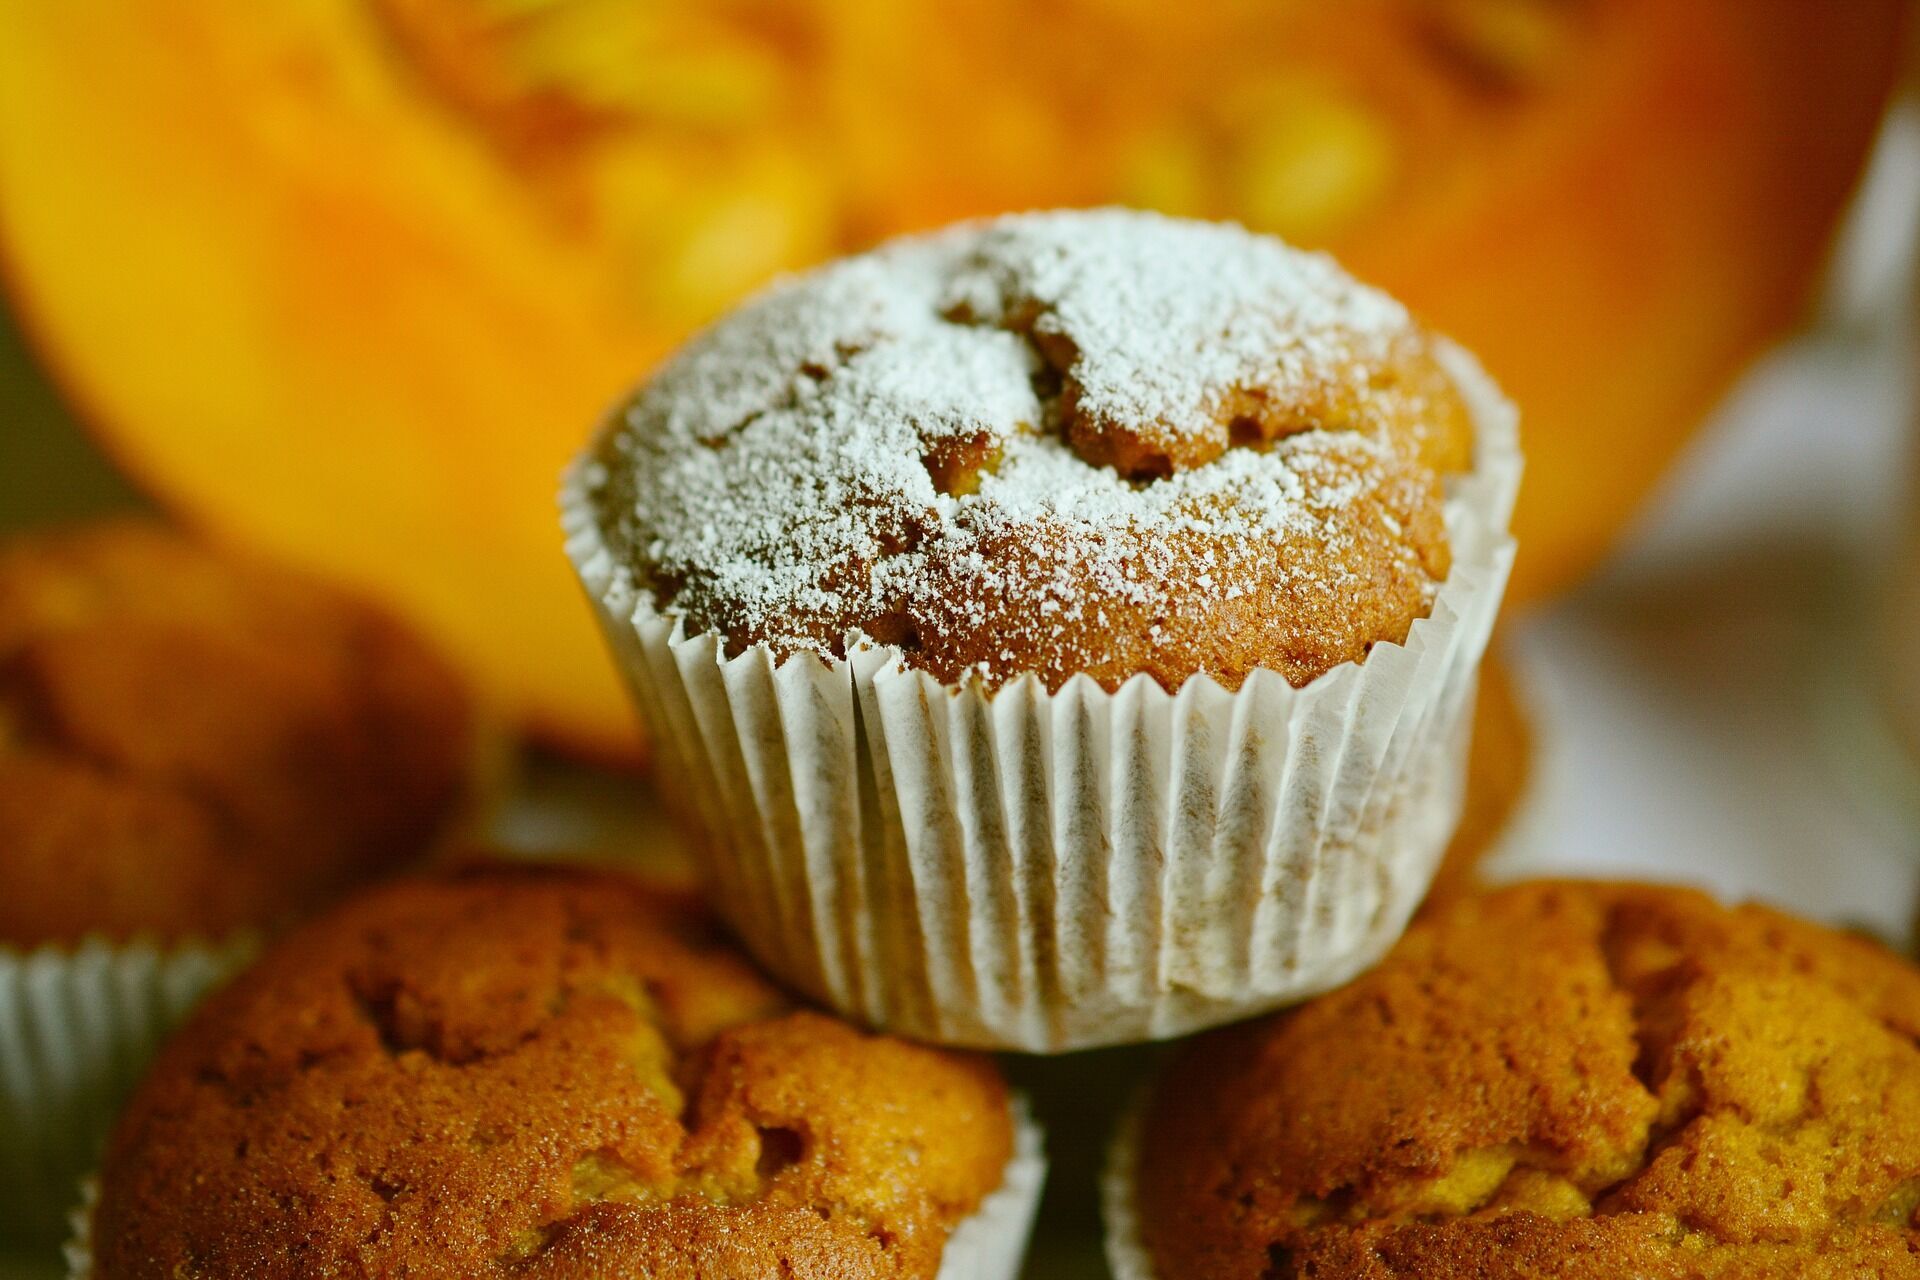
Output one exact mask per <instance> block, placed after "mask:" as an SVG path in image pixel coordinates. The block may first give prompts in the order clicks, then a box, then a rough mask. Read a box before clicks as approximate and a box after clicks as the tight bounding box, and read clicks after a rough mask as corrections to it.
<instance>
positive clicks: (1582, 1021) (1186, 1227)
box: [1135, 883, 1920, 1280]
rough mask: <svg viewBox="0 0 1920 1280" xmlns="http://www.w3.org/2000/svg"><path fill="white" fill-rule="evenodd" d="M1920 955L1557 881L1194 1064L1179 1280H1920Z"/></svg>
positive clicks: (1167, 1151)
mask: <svg viewBox="0 0 1920 1280" xmlns="http://www.w3.org/2000/svg"><path fill="white" fill-rule="evenodd" d="M1916 1036H1920V972H1917V971H1916V970H1915V969H1914V968H1912V967H1911V966H1910V965H1908V964H1907V963H1906V962H1905V961H1903V960H1901V959H1899V958H1897V957H1895V956H1894V955H1893V954H1892V953H1890V952H1888V951H1886V950H1884V949H1883V948H1881V947H1879V946H1877V945H1876V944H1873V943H1871V942H1868V941H1865V940H1862V939H1859V938H1855V937H1851V936H1848V935H1843V934H1839V933H1835V932H1832V931H1829V930H1825V929H1822V928H1819V927H1818V926H1815V925H1812V924H1808V923H1806V922H1803V921H1800V920H1797V919H1794V918H1792V917H1789V916H1786V915H1783V914H1780V913H1778V912H1775V911H1772V910H1769V909H1766V908H1763V907H1758V906H1746V907H1740V908H1735V909H1727V908H1723V907H1721V906H1719V905H1717V904H1716V903H1714V902H1713V901H1712V900H1711V899H1708V898H1706V897H1704V896H1702V895H1699V894H1696V893H1693V892H1690V891H1686V890H1680V889H1671V888H1654V887H1647V886H1636V885H1609V884H1597V883H1595V884H1589V883H1536V884H1527V885H1522V886H1518V887H1515V888H1511V889H1506V890H1502V891H1500V892H1497V893H1494V894H1491V895H1489V896H1487V897H1484V898H1469V899H1465V900H1463V901H1460V902H1458V903H1456V904H1454V905H1452V906H1450V907H1447V908H1445V909H1443V910H1442V911H1440V912H1439V913H1437V914H1436V915H1435V916H1434V917H1433V918H1431V919H1429V920H1427V921H1425V922H1423V923H1421V924H1417V925H1416V926H1415V927H1414V928H1413V929H1411V930H1410V931H1409V932H1408V934H1407V936H1406V938H1405V939H1404V940H1403V941H1402V942H1401V943H1400V945H1399V946H1398V947H1397V948H1396V949H1395V950H1394V952H1393V953H1392V954H1391V955H1390V956H1389V957H1388V959H1387V960H1386V961H1384V962H1383V963H1382V964H1381V965H1380V967H1379V968H1378V969H1376V970H1374V971H1373V972H1371V973H1369V974H1367V975H1365V976H1363V977H1361V978H1359V979H1358V980H1356V981H1355V982H1353V983H1352V984H1351V985H1349V986H1347V987H1344V988H1342V989H1340V990H1339V991H1336V992H1333V993H1332V994H1330V995H1327V996H1323V997H1321V998H1320V999H1318V1000H1316V1001H1314V1002H1312V1003H1310V1004H1308V1005H1306V1006H1304V1007H1302V1008H1301V1009H1299V1010H1297V1011H1294V1012H1292V1013H1289V1014H1283V1015H1280V1016H1278V1017H1274V1018H1268V1019H1264V1020H1262V1021H1259V1022H1256V1023H1252V1024H1248V1025H1246V1026H1243V1027H1238V1028H1233V1029H1230V1030H1228V1031H1225V1032H1220V1033H1215V1034H1213V1035H1210V1036H1207V1037H1204V1038H1202V1039H1201V1040H1199V1041H1198V1042H1196V1043H1195V1044H1194V1045H1192V1046H1191V1047H1190V1048H1189V1049H1188V1050H1186V1051H1185V1052H1184V1053H1182V1054H1181V1055H1179V1056H1178V1057H1177V1058H1176V1059H1175V1060H1174V1061H1173V1062H1172V1063H1170V1064H1169V1066H1168V1067H1167V1069H1166V1071H1165V1072H1164V1074H1163V1075H1162V1077H1161V1079H1160V1081H1159V1083H1158V1084H1157V1085H1156V1087H1155V1091H1154V1093H1153V1095H1152V1097H1151V1099H1150V1101H1149V1103H1148V1105H1147V1107H1146V1110H1145V1112H1144V1114H1143V1116H1142V1120H1141V1126H1142V1127H1141V1132H1140V1140H1139V1147H1138V1164H1137V1168H1136V1173H1135V1177H1136V1182H1135V1189H1136V1205H1137V1209H1138V1215H1139V1220H1140V1225H1141V1233H1142V1236H1143V1242H1144V1243H1145V1245H1146V1246H1147V1248H1148V1249H1149V1251H1150V1252H1151V1254H1152V1256H1153V1258H1154V1262H1155V1266H1156V1270H1157V1276H1158V1280H1188V1278H1190V1277H1202V1276H1204V1277H1208V1278H1209V1280H1215V1278H1217V1280H1235V1278H1243V1280H1289V1278H1292V1277H1309V1276H1310V1277H1316V1278H1317V1280H1347V1278H1351V1280H1390V1278H1393V1277H1421V1278H1422V1280H1448V1278H1449V1277H1462V1278H1463V1280H1464V1278H1465V1277H1477V1278H1481V1280H1530V1278H1532V1277H1545V1276H1553V1277H1556V1278H1564V1280H1588V1278H1591V1280H1615V1278H1617V1277H1621V1276H1636V1277H1645V1278H1647V1280H1669V1278H1671V1280H1694V1278H1699V1280H1708V1278H1713V1277H1729V1278H1731V1277H1741V1278H1742V1280H1765V1278H1768V1277H1780V1278H1781V1280H1786V1278H1788V1277H1797V1278H1800V1280H1829V1278H1830V1280H1840V1278H1841V1277H1849V1278H1854V1277H1895V1276H1899V1277H1916V1276H1920V1229H1917V1228H1916V1223H1915V1216H1914V1215H1915V1207H1916V1205H1917V1204H1920V1048H1916V1044H1915V1038H1916Z"/></svg>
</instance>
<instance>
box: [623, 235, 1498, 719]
mask: <svg viewBox="0 0 1920 1280" xmlns="http://www.w3.org/2000/svg"><path fill="white" fill-rule="evenodd" d="M1471 441H1472V422H1471V415H1470V414H1469V412H1468V410H1467V408H1466V406H1465V404H1464V403H1463V401H1462V399H1461V396H1460V394H1459V392H1458V390H1457V389H1456V388H1455V386H1454V383H1453V380H1452V379H1451V378H1450V377H1449V376H1448V374H1447V372H1446V371H1445V369H1444V368H1443V366H1442V363H1441V359H1440V356H1439V355H1438V353H1437V349H1436V343H1435V340H1434V339H1433V338H1431V337H1430V336H1429V335H1427V334H1426V333H1425V332H1423V331H1422V330H1421V329H1420V328H1419V327H1418V326H1417V325H1416V324H1415V323H1414V321H1413V320H1412V319H1411V318H1410V317H1409V316H1408V315H1407V313H1406V311H1405V310H1404V309H1403V308H1402V307H1401V306H1400V305H1399V304H1398V303H1396V302H1394V301H1393V300H1392V299H1390V298H1388V297H1386V296H1385V295H1383V294H1380V293H1378V292H1377V291H1375V290H1372V289H1368V288H1366V287H1364V286H1361V285H1358V284H1356V283H1354V282H1353V281H1351V280H1350V279H1348V278H1347V277H1346V276H1345V275H1343V274H1342V273H1341V272H1340V270H1339V269H1338V268H1337V267H1335V266H1334V265H1333V264H1332V263H1331V262H1330V261H1329V260H1327V259H1326V258H1324V257H1321V256H1317V255H1310V254H1305V253H1300V252H1298V251H1295V250H1292V249H1289V248H1287V247H1286V246H1284V245H1282V244H1280V243H1279V242H1277V241H1274V240H1270V239H1266V238H1262V237H1258V236H1253V235H1250V234H1248V233H1246V232H1244V231H1242V230H1240V229H1239V228H1237V227H1230V226H1218V225H1213V224H1207V223H1194V222H1181V221H1175V220H1172V219H1167V218H1161V217H1156V216H1152V215H1147V214H1136V213H1127V212H1121V211H1113V210H1109V211H1100V212H1092V213H1074V214H1046V215H1035V216H1031V217H1022V218H1010V219H1006V220H1003V221H1000V222H995V223H990V224H985V225H980V226H971V227H964V228H961V229H958V230H955V231H950V232H946V233H944V234H941V235H936V236H931V237H928V238H925V239H919V240H908V241H903V242H899V243H897V244H894V245H891V246H888V247H886V248H883V249H881V250H879V251H877V252H875V253H873V254H871V255H868V256H866V257H861V258H854V259H851V260H848V261H845V262H842V263H839V264H836V265H834V266H831V267H828V268H826V269H825V270H823V271H822V272H820V273H818V274H816V275H813V276H809V277H805V278H803V279H801V280H798V281H795V282H791V283H788V284H786V285H783V286H778V287H776V288H775V289H774V290H773V291H772V292H771V293H769V294H768V295H766V296H765V297H764V298H762V299H761V300H760V301H758V302H756V303H753V304H750V305H749V306H748V307H747V308H746V309H744V310H743V311H742V312H741V313H740V314H739V315H737V316H735V317H734V318H733V319H731V320H729V321H727V322H724V323H722V324H721V325H719V326H717V327H715V328H714V329H712V330H710V331H709V332H708V333H706V334H705V335H703V336H702V337H700V338H698V339H696V340H695V342H694V343H693V344H692V345H691V346H690V347H689V348H688V349H687V350H686V351H685V352H683V353H682V354H681V355H680V356H679V357H678V358H677V359H676V360H674V361H673V362H672V363H670V364H669V365H668V366H667V367H666V368H665V369H664V370H662V372H661V373H660V374H659V375H658V376H657V377H656V378H654V379H653V381H651V382H650V383H648V384H647V386H645V387H644V388H642V390H641V391H640V393H639V394H638V395H637V396H636V397H635V399H634V401H633V402H632V404H631V405H630V406H629V407H628V408H627V410H626V411H625V413H624V415H623V418H622V420H621V421H620V422H618V423H616V424H615V426H614V427H613V428H612V429H611V430H610V431H608V433H607V434H606V435H605V436H604V437H603V438H602V440H601V442H600V445H599V447H598V455H597V456H598V459H599V461H600V463H601V465H602V467H603V468H604V469H603V471H602V472H601V473H600V476H601V478H600V481H599V483H597V484H596V485H594V486H593V490H594V491H593V501H594V503H595V506H596V509H597V513H598V518H599V520H600V523H601V526H602V528H603V529H604V530H605V533H606V536H607V539H608V543H609V546H610V547H611V548H612V550H613V553H614V556H615V559H616V561H617V563H618V565H619V566H620V568H621V569H622V570H623V571H625V572H627V573H629V574H631V576H632V578H633V581H634V583H635V585H636V587H638V588H639V589H641V590H645V591H647V592H649V593H651V595H652V596H653V598H654V600H655V603H656V604H657V606H658V607H660V608H662V609H667V610H671V611H674V612H676V613H678V614H680V615H681V616H682V617H684V618H685V619H686V622H687V625H688V627H689V628H690V629H693V630H711V631H715V632H717V633H719V634H721V635H723V636H725V637H726V640H727V645H728V649H729V651H730V652H735V653H737V652H739V651H740V650H742V649H743V648H745V647H746V646H748V645H751V644H756V643H764V644H766V645H767V646H768V648H769V649H770V650H771V652H772V653H773V654H774V655H775V656H776V657H777V658H782V657H785V656H787V655H790V654H793V653H800V652H809V651H811V652H817V653H823V654H832V655H842V654H844V652H845V644H846V643H847V642H848V640H849V639H850V638H858V637H870V638H872V639H874V640H878V641H880V642H882V643H885V644H889V645H893V646H897V647H898V648H899V649H900V651H901V652H902V654H903V655H904V659H905V661H906V662H907V663H909V664H911V665H913V666H916V667H919V668H922V669H924V670H926V671H929V672H931V673H932V674H934V675H935V676H937V677H938V678H940V679H941V680H943V681H949V682H953V681H959V680H962V679H966V678H968V677H971V676H978V677H981V678H983V679H984V680H985V681H987V682H988V683H989V684H999V683H1003V682H1005V681H1006V680H1008V679H1011V678H1013V677H1015V676H1018V675H1020V674H1022V673H1025V672H1033V673H1035V674H1037V675H1038V676H1039V677H1040V678H1041V679H1042V680H1043V681H1044V682H1045V683H1046V685H1047V686H1048V687H1049V688H1058V687H1059V685H1060V684H1062V683H1063V682H1064V681H1065V680H1067V679H1068V678H1069V677H1071V676H1073V675H1075V674H1077V673H1084V674H1087V675H1089V676H1091V677H1093V678H1094V679H1095V680H1097V681H1098V682H1099V683H1101V684H1102V685H1104V686H1106V687H1108V688H1110V689H1111V688H1116V687H1118V686H1119V685H1120V684H1122V683H1124V682H1125V681H1126V679H1128V678H1129V677H1130V676H1133V675H1135V674H1136V673H1140V672H1145V673H1146V674H1148V675H1151V676H1153V677H1154V678H1155V679H1156V680H1158V681H1159V682H1160V683H1161V684H1162V685H1164V686H1166V687H1167V688H1169V689H1174V688H1178V687H1179V685H1180V684H1181V683H1182V682H1183V681H1184V680H1186V679H1187V678H1188V677H1190V676H1192V675H1194V674H1196V673H1200V672H1206V673H1208V674H1210V675H1212V676H1214V678H1215V679H1217V680H1219V681H1220V682H1221V683H1222V684H1224V685H1226V686H1227V687H1229V688H1234V687H1237V686H1238V685H1239V684H1240V682H1241V681H1242V680H1244V679H1245V677H1246V675H1247V674H1248V673H1249V672H1250V671H1252V670H1254V669H1255V668H1256V667H1263V666H1264V667H1269V668H1271V669H1274V670H1276V671H1279V672H1280V673H1282V674H1283V675H1285V676H1286V677H1287V678H1288V679H1289V680H1291V681H1292V682H1293V683H1295V684H1304V683H1305V682H1307V681H1308V680H1311V679H1312V678H1313V677H1314V676H1317V675H1320V674H1321V673H1323V672H1325V671H1327V670H1329V669H1330V668H1332V667H1334V666H1337V665H1338V664H1340V663H1342V662H1347V661H1359V660H1361V659H1363V658H1364V657H1365V656H1366V652H1367V649H1368V648H1369V647H1370V646H1371V645H1372V644H1374V643H1376V642H1378V641H1381V640H1390V641H1399V640H1402V639H1404V638H1405V637H1406V633H1407V628H1408V627H1409V626H1410V625H1411V623H1412V621H1413V620H1414V619H1415V618H1417V617H1420V616H1423V615H1424V614H1425V613H1426V612H1427V610H1428V608H1429V607H1430V605H1431V603H1432V599H1433V594H1434V591H1435V589H1436V587H1437V585H1438V583H1439V582H1440V581H1442V580H1443V579H1444V578H1445V576H1446V572H1447V568H1448V545H1447V534H1446V528H1445V522H1444V519H1443V517H1442V512H1441V507H1442V499H1443V488H1442V477H1443V475H1445V474H1446V473H1448V472H1452V471H1462V470H1465V469H1467V468H1468V467H1469V466H1470V465H1471V461H1472V448H1471Z"/></svg>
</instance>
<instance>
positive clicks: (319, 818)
mask: <svg viewBox="0 0 1920 1280" xmlns="http://www.w3.org/2000/svg"><path fill="white" fill-rule="evenodd" d="M473 721H474V715H473V708H472V706H471V704H470V701H469V697H468V694H467V692H466V690H465V689H464V688H463V686H462V684H461V683H460V681H459V679H458V678H457V677H456V675H455V674H454V672H453V671H452V670H451V669H449V668H448V667H447V666H446V664H445V663H443V662H442V661H441V660H440V659H439V658H438V657H437V656H436V655H435V654H434V653H433V652H432V651H431V650H430V649H429V648H428V647H427V646H426V645H425V644H424V642H422V641H420V640H419V639H417V638H416V637H415V636H413V635H412V634H411V633H410V632H408V631H407V630H406V629H405V628H403V627H402V626H401V625H400V624H399V623H398V622H396V621H395V620H394V619H392V618H390V617H389V616H388V615H387V614H385V613H384V612H382V611H380V610H378V609H376V608H374V607H372V606H370V605H368V604H366V603H364V602H362V601H360V600H359V599H357V598H355V597H353V596H350V595H347V594H344V593H342V592H339V591H337V590H335V589H333V588H332V587H329V586H327V585H325V584H322V583H320V582H317V581H314V580H311V579H308V578H306V577H304V576H303V575H300V574H298V573H294V572H292V571H289V570H285V569H282V568H279V567H277V566H272V565H266V564H261V563H259V562H256V561H254V560H252V559H249V558H246V557H240V556H234V555H229V554H226V553H223V552H219V551H215V550H212V549H209V548H207V547H205V546H202V545H200V544H198V543H196V542H194V541H193V540H191V539H189V538H188V537H186V536H185V535H183V534H180V533H176V532H173V531H170V530H168V529H165V528H163V527H161V526H159V525H157V524H151V523H147V522H143V521H137V520H126V521H116V522H110V523H106V524H100V525H93V526H84V527H77V528H73V529H68V530H60V531H55V532H50V533H41V534H32V535H23V536H19V537H15V538H13V539H11V540H9V541H7V542H5V543H3V544H0V849H3V850H5V853H4V855H0V942H10V943H14V944H17V945H23V946H32V945H36V944H39V943H44V942H70V941H75V940H78V939H79V938H81V937H83V936H86V935H90V934H102V935H106V936H109V937H114V938H124V937H127V936H129V935H132V934H136V933H146V934H150V935H155V936H158V937H160V938H163V939H171V938H176V937H182V936H188V935H210V934H214V933H219V932H223V931H226V930H229V929H233V928H236V927H241V926H249V925H269V924H274V923H277V922H279V921H280V920H281V919H282V918H284V917H286V916H288V915H290V914H292V913H295V912H298V911H301V910H306V909H309V908H311V907H313V906H314V905H316V904H317V903H318V902H319V901H320V900H322V899H324V898H325V897H327V896H328V895H330V894H332V893H333V892H335V891H337V890H339V889H341V888H343V887H345V886H346V885H348V884H350V883H352V882H354V881H356V880H358V879H360V878H363V877H365V876H368V875H371V874H374V873H377V872H379V871H381V870H383V869H385V868H388V867H390V866H392V865H394V864H395V863H397V862H400V861H402V860H404V859H406V858H408V857H411V856H413V855H416V854H418V853H420V852H421V851H423V850H424V849H425V847H426V846H427V845H428V844H430V843H431V842H432V841H433V840H434V839H435V838H436V837H438V836H439V835H440V834H441V833H442V831H443V830H444V828H445V827H446V826H447V824H448V822H449V820H450V819H451V818H453V817H455V816H456V815H457V813H458V811H459V810H460V809H461V807H462V805H463V803H464V802H465V801H467V800H468V799H470V794H469V793H470V789H471V787H472V776H471V775H472V766H473V759H474V755H475V751H474V724H473Z"/></svg>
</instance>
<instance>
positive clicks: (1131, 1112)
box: [1100, 1089, 1154, 1280]
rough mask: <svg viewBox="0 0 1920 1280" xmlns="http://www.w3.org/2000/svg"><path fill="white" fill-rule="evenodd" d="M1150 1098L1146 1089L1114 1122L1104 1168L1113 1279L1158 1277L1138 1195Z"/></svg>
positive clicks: (1104, 1218)
mask: <svg viewBox="0 0 1920 1280" xmlns="http://www.w3.org/2000/svg"><path fill="white" fill-rule="evenodd" d="M1146 1099H1147V1093H1146V1091H1145V1090H1144V1089H1143V1090H1142V1091H1141V1092H1140V1094H1139V1096H1137V1097H1136V1098H1135V1099H1134V1101H1133V1103H1132V1105H1130V1106H1129V1107H1128V1108H1127V1109H1126V1111H1125V1113H1124V1114H1123V1115H1122V1116H1121V1117H1120V1123H1119V1124H1117V1125H1116V1126H1114V1131H1113V1142H1112V1144H1111V1145H1110V1146H1108V1148H1107V1160H1106V1164H1105V1165H1104V1166H1103V1167H1102V1168H1101V1171H1100V1222H1101V1225H1102V1227H1103V1228H1104V1232H1103V1238H1104V1244H1105V1247H1106V1253H1107V1270H1108V1271H1110V1272H1112V1273H1113V1280H1154V1274H1153V1272H1154V1267H1153V1255H1152V1254H1150V1253H1148V1252H1147V1245H1146V1241H1145V1240H1144V1239H1143V1238H1142V1237H1141V1234H1140V1210H1139V1205H1138V1204H1137V1202H1136V1200H1135V1198H1134V1173H1135V1170H1136V1169H1137V1168H1138V1166H1139V1159H1140V1154H1139V1153H1140V1124H1141V1120H1142V1118H1143V1116H1144V1114H1145V1110H1146Z"/></svg>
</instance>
